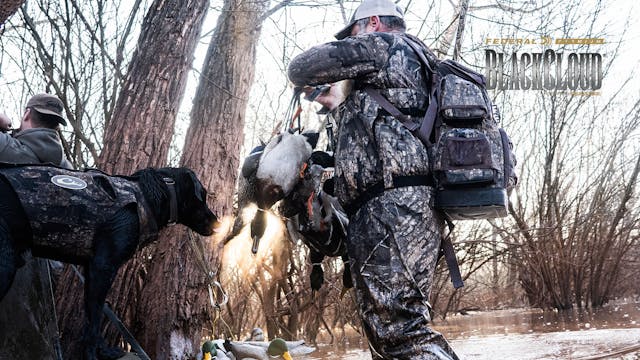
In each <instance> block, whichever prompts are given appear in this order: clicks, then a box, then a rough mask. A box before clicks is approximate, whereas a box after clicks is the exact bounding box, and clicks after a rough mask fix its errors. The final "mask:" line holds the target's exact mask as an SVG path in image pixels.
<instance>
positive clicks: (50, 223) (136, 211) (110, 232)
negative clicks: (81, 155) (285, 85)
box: [0, 165, 217, 360]
mask: <svg viewBox="0 0 640 360" xmlns="http://www.w3.org/2000/svg"><path fill="white" fill-rule="evenodd" d="M83 186H84V187H83ZM83 196H84V197H83ZM206 196H207V193H206V191H205V189H204V188H203V186H202V184H201V183H200V181H199V180H198V179H197V177H196V176H195V174H194V173H193V172H192V171H191V170H189V169H185V168H162V169H144V170H141V171H138V172H136V173H135V174H133V175H132V176H130V177H117V176H107V175H105V174H103V173H101V172H98V171H87V172H75V171H68V170H64V169H59V168H56V167H53V166H6V165H5V166H0V300H1V299H2V298H3V297H4V296H5V294H6V293H7V291H8V290H9V288H10V286H11V283H12V281H13V278H14V275H15V273H16V270H17V269H18V268H19V267H20V266H22V265H23V264H24V262H23V260H22V258H21V254H22V253H23V252H24V251H25V250H26V249H27V248H30V249H31V251H32V253H33V254H34V255H35V256H40V257H45V258H51V259H56V260H61V261H65V262H69V263H74V264H79V265H83V266H84V274H85V284H84V293H85V300H84V301H85V304H84V305H85V312H86V322H85V331H84V338H83V342H84V349H85V350H84V358H85V359H91V360H93V359H96V356H97V353H98V352H99V353H100V354H101V357H103V356H104V357H108V358H113V357H115V356H118V355H119V356H122V355H123V352H122V350H118V351H114V349H108V348H106V346H105V345H104V340H103V339H102V338H101V336H100V333H99V326H100V320H101V318H102V316H101V314H102V308H103V306H104V302H105V298H106V296H107V293H108V292H109V289H110V288H111V285H112V282H113V280H114V277H115V276H116V273H117V271H118V269H119V268H120V266H122V265H123V264H124V263H125V262H126V261H127V260H128V259H130V258H131V257H132V256H133V254H134V253H135V252H136V250H137V249H139V248H141V247H143V246H145V245H146V244H148V243H150V242H152V241H153V240H155V239H156V237H157V232H158V230H159V229H161V228H163V227H165V226H166V225H167V224H169V223H175V222H177V223H181V224H183V225H186V226H188V227H189V228H191V229H193V230H194V231H196V232H197V233H199V234H201V235H205V236H208V235H211V234H212V233H213V231H214V226H215V224H216V222H217V218H216V216H215V215H214V214H213V213H212V212H211V210H210V209H209V208H208V207H207V204H206ZM87 199H89V200H87ZM34 218H35V219H34ZM86 236H89V237H90V238H88V239H87V238H86Z"/></svg>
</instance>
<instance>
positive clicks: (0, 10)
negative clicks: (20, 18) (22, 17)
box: [0, 0, 24, 31]
mask: <svg viewBox="0 0 640 360" xmlns="http://www.w3.org/2000/svg"><path fill="white" fill-rule="evenodd" d="M23 3H24V0H2V5H0V31H2V25H3V24H4V22H5V21H7V19H9V18H10V17H11V15H13V14H15V12H16V11H18V9H19V8H20V6H21V5H22V4H23Z"/></svg>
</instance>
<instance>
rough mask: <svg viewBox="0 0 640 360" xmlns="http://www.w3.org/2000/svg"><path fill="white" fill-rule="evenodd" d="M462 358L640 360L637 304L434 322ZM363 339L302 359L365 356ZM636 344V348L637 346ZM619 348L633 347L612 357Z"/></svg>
mask: <svg viewBox="0 0 640 360" xmlns="http://www.w3.org/2000/svg"><path fill="white" fill-rule="evenodd" d="M433 327H434V328H435V329H436V330H438V331H440V332H442V333H444V334H445V335H446V337H447V338H448V339H449V340H450V341H451V343H452V345H453V346H454V348H455V349H456V351H457V352H458V354H459V355H460V356H461V357H462V358H464V359H521V360H525V359H532V360H533V359H587V358H589V357H590V356H594V355H602V354H605V355H606V354H609V353H611V354H612V355H611V356H610V357H607V358H610V359H634V360H635V359H640V302H630V303H624V304H623V303H620V304H611V305H608V306H605V307H604V308H602V309H598V310H584V309H583V310H571V311H563V312H558V311H541V310H531V309H515V310H514V309H511V310H495V311H487V312H478V313H472V314H470V315H466V316H463V315H456V316H452V317H450V318H448V319H447V320H437V321H436V322H435V323H434V326H433ZM366 346H367V345H366V342H365V341H363V340H362V339H361V338H358V337H353V336H349V340H348V342H346V341H345V342H344V343H342V345H341V346H339V347H338V346H331V345H324V346H323V345H320V346H319V348H318V350H317V351H316V352H314V353H313V354H311V355H309V356H306V357H303V358H301V359H304V360H320V359H343V360H369V359H371V355H370V354H369V352H368V351H367V350H366ZM635 347H638V349H635ZM621 349H623V350H624V349H631V351H627V352H626V353H625V354H623V355H616V356H614V355H613V354H615V353H616V352H619V351H620V350H621Z"/></svg>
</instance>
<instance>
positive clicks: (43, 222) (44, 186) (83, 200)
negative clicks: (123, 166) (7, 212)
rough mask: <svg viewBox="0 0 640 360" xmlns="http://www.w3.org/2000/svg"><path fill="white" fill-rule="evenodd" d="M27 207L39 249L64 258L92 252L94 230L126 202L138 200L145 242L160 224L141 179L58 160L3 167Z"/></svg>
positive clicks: (133, 203)
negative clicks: (77, 168) (66, 164)
mask: <svg viewBox="0 0 640 360" xmlns="http://www.w3.org/2000/svg"><path fill="white" fill-rule="evenodd" d="M0 176H2V177H4V178H5V179H6V180H7V181H8V182H9V184H11V186H12V187H13V190H14V191H15V193H16V195H17V196H18V198H19V199H20V203H21V204H22V207H23V209H24V212H25V213H26V215H27V217H28V219H29V224H30V225H31V230H32V233H33V242H32V244H31V246H32V248H33V250H34V253H41V252H46V253H48V254H55V255H56V257H59V258H62V259H64V258H71V259H76V258H87V257H91V256H93V239H94V235H95V234H96V233H97V232H99V231H101V228H100V227H101V225H102V224H104V222H105V221H106V220H107V219H109V217H111V216H113V215H114V214H115V212H116V211H118V210H119V209H121V208H123V207H125V206H136V208H137V211H138V218H139V221H140V231H139V232H140V242H139V244H145V243H147V242H149V241H153V240H155V238H156V237H157V232H158V229H157V225H156V223H155V220H154V219H153V217H152V215H151V213H150V211H149V207H148V205H147V202H146V200H145V198H144V196H143V195H142V192H141V191H140V188H139V187H138V185H137V184H136V183H135V182H133V181H130V180H128V179H127V178H125V177H116V176H108V175H106V174H104V173H102V172H99V171H97V170H87V171H71V170H65V169H62V168H58V167H54V166H37V165H34V166H30V165H25V166H8V167H4V166H3V167H0Z"/></svg>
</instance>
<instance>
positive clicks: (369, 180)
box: [288, 32, 429, 204]
mask: <svg viewBox="0 0 640 360" xmlns="http://www.w3.org/2000/svg"><path fill="white" fill-rule="evenodd" d="M409 36H411V35H408V34H404V33H396V32H392V33H369V34H363V35H358V36H353V37H348V38H346V39H344V40H340V41H334V42H329V43H326V44H322V45H318V46H315V47H313V48H311V49H309V50H307V51H305V52H304V53H302V54H300V55H298V56H297V57H296V58H294V59H293V60H292V61H291V64H290V65H289V69H288V73H289V79H290V80H291V81H292V82H293V83H294V84H295V85H298V86H302V85H312V86H313V85H318V84H325V83H334V82H336V81H340V80H345V79H352V80H354V84H353V91H352V92H351V93H350V94H349V95H348V97H347V99H346V100H345V101H344V102H343V103H342V104H341V105H340V106H339V107H338V109H336V110H335V112H334V116H335V117H336V119H338V130H337V141H336V154H335V156H336V175H335V179H336V180H335V186H336V188H335V192H336V195H337V197H338V199H339V200H340V202H341V203H342V204H350V203H352V202H354V200H356V199H357V198H358V196H360V195H361V194H362V193H363V192H364V191H365V190H366V189H368V188H370V187H371V186H372V185H374V184H376V183H379V182H384V187H385V188H386V189H388V188H392V187H393V177H395V176H408V175H427V174H428V173H429V161H428V160H429V158H428V153H427V149H426V148H425V146H423V144H422V143H421V142H420V140H419V139H417V138H416V137H414V136H413V135H412V134H411V132H410V131H409V130H408V129H407V128H405V127H404V126H403V125H402V124H401V123H400V122H399V121H398V120H397V119H395V118H394V117H393V116H391V115H389V114H388V113H387V112H386V111H385V110H384V109H382V108H381V107H380V106H379V105H378V103H377V102H376V101H375V100H373V99H372V98H370V97H369V95H367V94H366V92H365V91H364V90H363V89H364V88H366V87H373V88H377V89H380V93H381V94H382V95H383V96H385V97H386V98H387V99H388V100H389V101H390V102H391V103H392V104H393V105H395V107H396V108H398V109H399V110H400V111H402V112H403V113H404V114H406V115H410V116H411V117H412V118H414V119H415V121H420V120H421V119H422V116H423V115H424V109H425V108H426V105H427V101H428V94H429V92H428V86H427V81H426V79H425V76H426V75H425V73H424V71H423V70H422V67H421V63H420V60H419V59H418V55H417V54H416V53H415V52H414V51H413V50H412V49H411V47H410V46H409V45H408V44H407V42H406V38H407V37H409ZM412 39H414V40H417V39H416V38H415V37H412ZM418 41H419V40H418Z"/></svg>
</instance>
